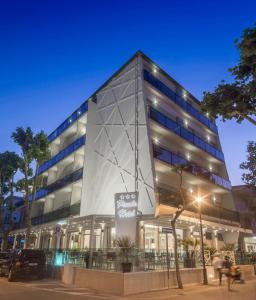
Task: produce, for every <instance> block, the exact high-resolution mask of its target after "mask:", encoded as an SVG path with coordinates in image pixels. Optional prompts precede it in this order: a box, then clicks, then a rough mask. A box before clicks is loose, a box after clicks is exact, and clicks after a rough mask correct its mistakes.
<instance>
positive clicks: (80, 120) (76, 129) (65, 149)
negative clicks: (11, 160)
mask: <svg viewBox="0 0 256 300" xmlns="http://www.w3.org/2000/svg"><path fill="white" fill-rule="evenodd" d="M63 105H64V104H63ZM136 115H137V116H138V117H137V122H135V120H136V119H135V116H136ZM135 124H138V127H137V128H138V134H137V135H136V136H137V137H136V136H135V132H136V130H135V129H136V126H135ZM49 141H50V142H51V156H52V158H51V159H50V160H49V161H47V162H45V163H44V164H43V165H41V166H40V168H39V174H41V175H43V176H45V178H46V180H45V187H44V188H43V189H41V190H40V191H38V193H37V201H36V203H35V204H36V205H35V206H34V209H33V218H32V223H33V225H34V227H33V234H34V239H33V241H34V244H33V246H34V247H40V248H56V247H57V248H59V247H60V248H86V247H92V248H109V247H112V246H113V240H114V239H115V205H114V197H115V193H119V192H127V191H128V192H129V191H131V192H132V191H134V190H135V177H136V174H137V173H136V168H135V160H136V157H137V158H138V169H137V170H138V175H137V177H138V191H139V200H138V211H139V216H138V226H137V228H138V230H137V240H136V241H137V246H138V247H140V248H142V249H146V250H151V249H155V250H158V251H161V250H165V247H166V243H165V238H166V236H165V234H162V233H161V230H160V229H161V227H162V226H170V218H171V216H172V214H173V213H174V211H175V210H176V209H177V207H178V205H180V204H181V199H180V196H179V185H180V181H179V176H178V174H177V173H176V172H174V171H173V166H176V165H179V164H186V163H189V164H190V165H191V166H190V167H189V168H188V169H187V170H186V171H184V172H183V173H184V176H183V185H182V188H183V191H184V193H185V197H186V210H185V211H184V213H183V214H182V215H181V217H180V219H179V221H178V223H177V233H178V235H179V237H180V238H184V237H187V236H194V237H198V236H199V225H198V223H199V221H198V209H197V208H196V206H195V205H194V202H195V198H196V197H202V198H203V204H202V214H203V224H204V232H205V241H206V243H207V244H208V245H209V246H214V247H217V248H218V249H220V248H221V247H223V246H224V245H225V243H234V244H236V243H237V242H238V236H239V232H240V231H242V230H243V229H242V228H240V220H239V215H238V213H237V212H236V211H235V206H234V202H233V197H232V193H231V184H230V181H229V177H228V173H227V170H226V166H225V160H224V155H223V152H222V148H221V144H220V140H219V136H218V130H217V126H216V124H215V122H214V120H212V119H211V118H210V117H209V116H208V115H207V114H206V115H205V114H203V113H202V112H201V110H200V102H199V101H198V100H197V99H195V97H193V96H192V95H191V94H190V93H189V92H188V91H187V90H185V89H184V88H183V87H182V86H181V85H180V84H179V83H177V82H176V81H175V80H174V79H173V78H171V77H170V76H169V75H168V74H167V73H165V72H164V71H163V70H162V69H161V68H160V67H159V66H157V65H156V64H155V63H154V62H153V61H152V60H150V59H149V58H148V57H147V56H145V55H144V54H143V53H141V52H137V53H136V54H135V55H134V56H133V57H132V58H131V59H130V60H129V61H128V62H127V63H126V64H125V65H124V66H123V67H122V68H121V69H119V70H118V71H117V72H116V73H115V74H114V75H113V76H112V77H111V78H110V79H109V80H108V81H107V82H106V83H105V84H104V85H103V86H101V87H100V88H99V89H98V90H97V91H96V92H95V93H94V94H93V95H92V96H91V97H90V98H89V99H88V100H87V101H85V102H84V103H83V104H82V105H81V106H80V107H79V108H78V109H77V110H75V111H74V112H73V113H72V114H71V115H70V116H69V117H68V118H67V119H66V120H65V121H64V122H63V123H62V124H61V125H60V126H59V127H58V128H57V129H56V130H55V131H54V132H53V133H51V134H50V135H49ZM136 145H137V146H138V147H136ZM136 149H137V150H138V151H137V152H136ZM135 152H136V153H137V155H135ZM24 232H25V230H24V229H20V230H17V231H15V232H14V234H15V235H16V236H17V235H19V236H22V235H23V234H24ZM91 232H92V233H93V234H92V235H91V234H90V233H91ZM60 233H61V234H60ZM169 239H170V241H169V245H170V249H172V247H173V241H172V236H171V235H170V236H169Z"/></svg>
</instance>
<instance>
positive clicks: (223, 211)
mask: <svg viewBox="0 0 256 300" xmlns="http://www.w3.org/2000/svg"><path fill="white" fill-rule="evenodd" d="M157 191H158V197H159V202H160V204H163V205H168V206H172V207H178V205H179V204H182V201H181V199H180V196H179V192H178V191H174V190H172V189H169V188H166V187H162V186H158V187H157ZM185 199H186V200H185V201H186V203H185V207H186V210H189V211H192V212H194V213H198V207H196V206H195V205H194V204H191V202H190V201H191V200H190V199H189V197H185ZM205 201H206V202H207V199H206V200H205ZM201 211H202V214H203V215H205V216H209V217H214V218H218V219H222V220H226V221H231V222H240V217H239V212H237V211H235V210H230V209H227V208H224V207H221V206H219V205H211V204H210V203H208V204H207V205H202V207H201Z"/></svg>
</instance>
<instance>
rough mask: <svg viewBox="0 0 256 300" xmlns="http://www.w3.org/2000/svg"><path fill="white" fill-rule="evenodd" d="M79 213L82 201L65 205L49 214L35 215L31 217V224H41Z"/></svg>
mask: <svg viewBox="0 0 256 300" xmlns="http://www.w3.org/2000/svg"><path fill="white" fill-rule="evenodd" d="M79 213H80V203H77V204H73V205H71V206H68V207H63V208H60V209H58V210H54V211H52V212H50V213H47V214H43V215H40V216H37V217H34V218H32V219H31V224H32V225H33V226H35V225H40V224H44V223H48V222H53V221H57V220H61V219H64V218H68V217H70V216H73V215H78V214H79Z"/></svg>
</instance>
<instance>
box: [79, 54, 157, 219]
mask: <svg viewBox="0 0 256 300" xmlns="http://www.w3.org/2000/svg"><path fill="white" fill-rule="evenodd" d="M136 68H137V69H138V70H137V71H136V70H135V69H136ZM136 74H137V75H136ZM141 77H142V72H141V60H140V59H139V58H137V57H135V58H134V59H133V60H132V61H131V62H130V63H129V64H128V65H127V66H126V67H125V68H124V69H123V70H122V71H121V72H120V74H118V75H117V76H116V77H114V78H113V79H112V80H111V81H110V82H109V83H108V84H107V86H105V87H104V88H103V89H102V90H100V91H99V92H98V93H97V95H96V99H97V103H94V102H90V103H89V109H88V117H87V120H88V121H87V135H86V145H85V164H84V174H85V178H84V179H83V190H82V198H81V212H80V215H81V216H85V215H92V214H102V215H114V214H115V210H114V195H115V193H119V192H130V191H134V190H135V145H134V141H135V138H134V135H135V126H134V124H135V92H136V91H135V89H136V83H135V81H137V84H138V90H137V93H138V110H139V118H138V126H139V138H138V140H139V144H138V152H139V165H138V169H139V207H138V209H139V211H140V212H141V213H142V214H143V215H145V214H150V215H153V214H154V213H155V204H156V200H155V193H154V180H153V170H152V159H151V157H152V156H151V153H150V146H149V144H150V137H149V130H148V124H147V117H146V105H145V99H144V97H143V90H142V89H143V86H142V81H141Z"/></svg>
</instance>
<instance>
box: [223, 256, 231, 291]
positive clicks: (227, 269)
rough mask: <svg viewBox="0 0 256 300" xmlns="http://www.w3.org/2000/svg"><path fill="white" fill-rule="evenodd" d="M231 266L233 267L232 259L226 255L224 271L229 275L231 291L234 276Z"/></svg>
mask: <svg viewBox="0 0 256 300" xmlns="http://www.w3.org/2000/svg"><path fill="white" fill-rule="evenodd" d="M231 267H232V261H231V260H230V258H229V257H228V256H225V260H224V263H223V269H222V273H224V274H225V275H226V277H227V281H228V290H229V291H231V288H230V286H231V278H232V274H231Z"/></svg>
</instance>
